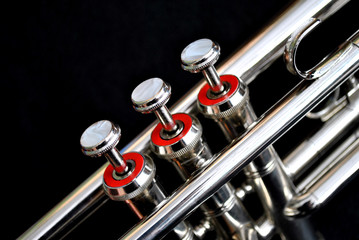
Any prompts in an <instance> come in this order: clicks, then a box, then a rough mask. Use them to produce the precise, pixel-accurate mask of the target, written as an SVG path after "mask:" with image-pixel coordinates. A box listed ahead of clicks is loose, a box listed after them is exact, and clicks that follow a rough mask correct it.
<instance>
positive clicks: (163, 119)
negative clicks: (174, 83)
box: [131, 78, 178, 132]
mask: <svg viewBox="0 0 359 240" xmlns="http://www.w3.org/2000/svg"><path fill="white" fill-rule="evenodd" d="M170 96H171V86H170V85H169V84H167V83H165V82H164V81H163V80H162V79H160V78H150V79H148V80H146V81H144V82H142V83H141V84H139V85H138V86H137V87H136V88H135V89H134V90H133V92H132V95H131V99H132V102H133V107H134V108H135V110H136V111H138V112H141V113H151V112H154V113H155V114H156V116H157V118H158V120H159V121H160V123H161V124H162V126H163V128H164V129H165V130H166V131H168V132H175V131H176V130H177V129H178V126H177V124H176V122H175V121H174V120H173V118H172V115H171V113H170V112H169V111H168V108H167V107H166V105H165V104H166V103H167V102H168V100H169V98H170Z"/></svg>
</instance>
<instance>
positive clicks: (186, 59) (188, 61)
mask: <svg viewBox="0 0 359 240" xmlns="http://www.w3.org/2000/svg"><path fill="white" fill-rule="evenodd" d="M220 50H221V49H220V47H219V45H218V44H217V43H216V42H214V41H212V40H210V39H199V40H197V41H194V42H192V43H191V44H189V45H188V46H187V47H185V48H184V49H183V51H182V54H181V60H182V68H183V69H184V70H186V71H189V72H192V73H197V72H199V71H202V73H203V75H204V78H205V79H206V80H207V82H208V84H209V86H210V88H211V90H212V91H213V92H215V93H217V92H222V91H223V90H224V87H223V85H222V82H221V80H220V79H219V76H218V74H217V71H216V69H215V68H214V66H213V65H214V64H215V63H216V62H217V60H218V58H219V55H220Z"/></svg>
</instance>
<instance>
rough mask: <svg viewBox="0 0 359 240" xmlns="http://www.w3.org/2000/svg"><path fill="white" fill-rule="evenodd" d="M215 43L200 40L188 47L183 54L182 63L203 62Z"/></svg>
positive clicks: (208, 40)
mask: <svg viewBox="0 0 359 240" xmlns="http://www.w3.org/2000/svg"><path fill="white" fill-rule="evenodd" d="M212 45H213V42H212V41H211V40H210V39H206V38H204V39H200V40H197V41H195V42H193V43H191V44H190V45H188V46H187V47H186V48H185V49H184V50H183V51H182V54H181V59H182V62H184V63H188V64H191V63H194V62H196V61H198V60H201V59H202V58H203V57H204V56H205V55H206V54H207V53H208V52H209V51H211V49H212Z"/></svg>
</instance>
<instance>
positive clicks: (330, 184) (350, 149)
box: [284, 139, 359, 218]
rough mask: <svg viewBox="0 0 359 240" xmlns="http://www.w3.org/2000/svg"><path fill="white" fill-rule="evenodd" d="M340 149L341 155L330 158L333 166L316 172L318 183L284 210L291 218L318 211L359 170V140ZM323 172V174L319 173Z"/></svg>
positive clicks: (307, 187)
mask: <svg viewBox="0 0 359 240" xmlns="http://www.w3.org/2000/svg"><path fill="white" fill-rule="evenodd" d="M345 147H346V148H345V149H340V150H341V151H342V152H341V153H340V154H338V153H334V156H335V157H333V156H329V157H328V158H329V159H330V160H327V161H326V163H328V162H329V161H331V164H330V165H329V166H328V165H326V169H323V167H322V166H320V167H319V168H318V169H317V170H316V173H317V175H316V178H318V179H320V180H317V179H314V180H316V181H314V183H313V182H309V183H308V185H307V186H306V187H304V186H303V185H304V184H301V185H302V186H303V187H304V188H303V190H302V192H301V194H299V195H297V196H295V197H294V198H293V199H292V200H291V201H290V202H289V203H288V205H287V206H286V208H285V209H284V213H285V214H286V215H287V216H289V217H294V218H298V217H303V216H305V215H308V214H310V213H312V212H313V211H315V210H317V209H318V208H319V207H320V206H321V205H323V204H325V203H326V202H328V201H329V200H330V198H332V197H333V196H334V194H335V193H336V192H337V191H339V189H340V188H341V187H342V186H343V185H344V184H345V183H346V182H347V181H348V180H349V179H350V178H351V177H352V176H354V175H355V174H356V173H357V172H358V170H359V140H358V139H356V141H355V142H353V143H352V144H351V145H349V146H348V145H345ZM319 171H322V172H319Z"/></svg>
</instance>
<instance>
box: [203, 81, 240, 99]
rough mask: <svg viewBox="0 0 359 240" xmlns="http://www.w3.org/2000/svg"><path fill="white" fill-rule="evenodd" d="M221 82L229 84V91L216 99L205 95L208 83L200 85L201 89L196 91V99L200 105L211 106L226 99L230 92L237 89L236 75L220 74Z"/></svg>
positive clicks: (230, 94)
mask: <svg viewBox="0 0 359 240" xmlns="http://www.w3.org/2000/svg"><path fill="white" fill-rule="evenodd" d="M220 79H221V82H222V83H223V82H227V83H229V85H230V89H229V91H228V92H227V93H226V94H225V95H223V96H222V97H219V98H217V99H210V98H208V96H207V92H208V91H209V88H210V87H209V85H208V83H207V84H206V85H204V86H203V87H202V89H201V90H200V91H199V93H198V100H199V102H200V103H201V104H202V105H205V106H212V105H216V104H218V103H221V102H222V101H224V100H226V99H228V98H229V97H231V96H232V94H233V93H234V92H235V91H236V90H237V89H238V87H239V80H238V78H237V77H236V76H233V75H222V76H220Z"/></svg>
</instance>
